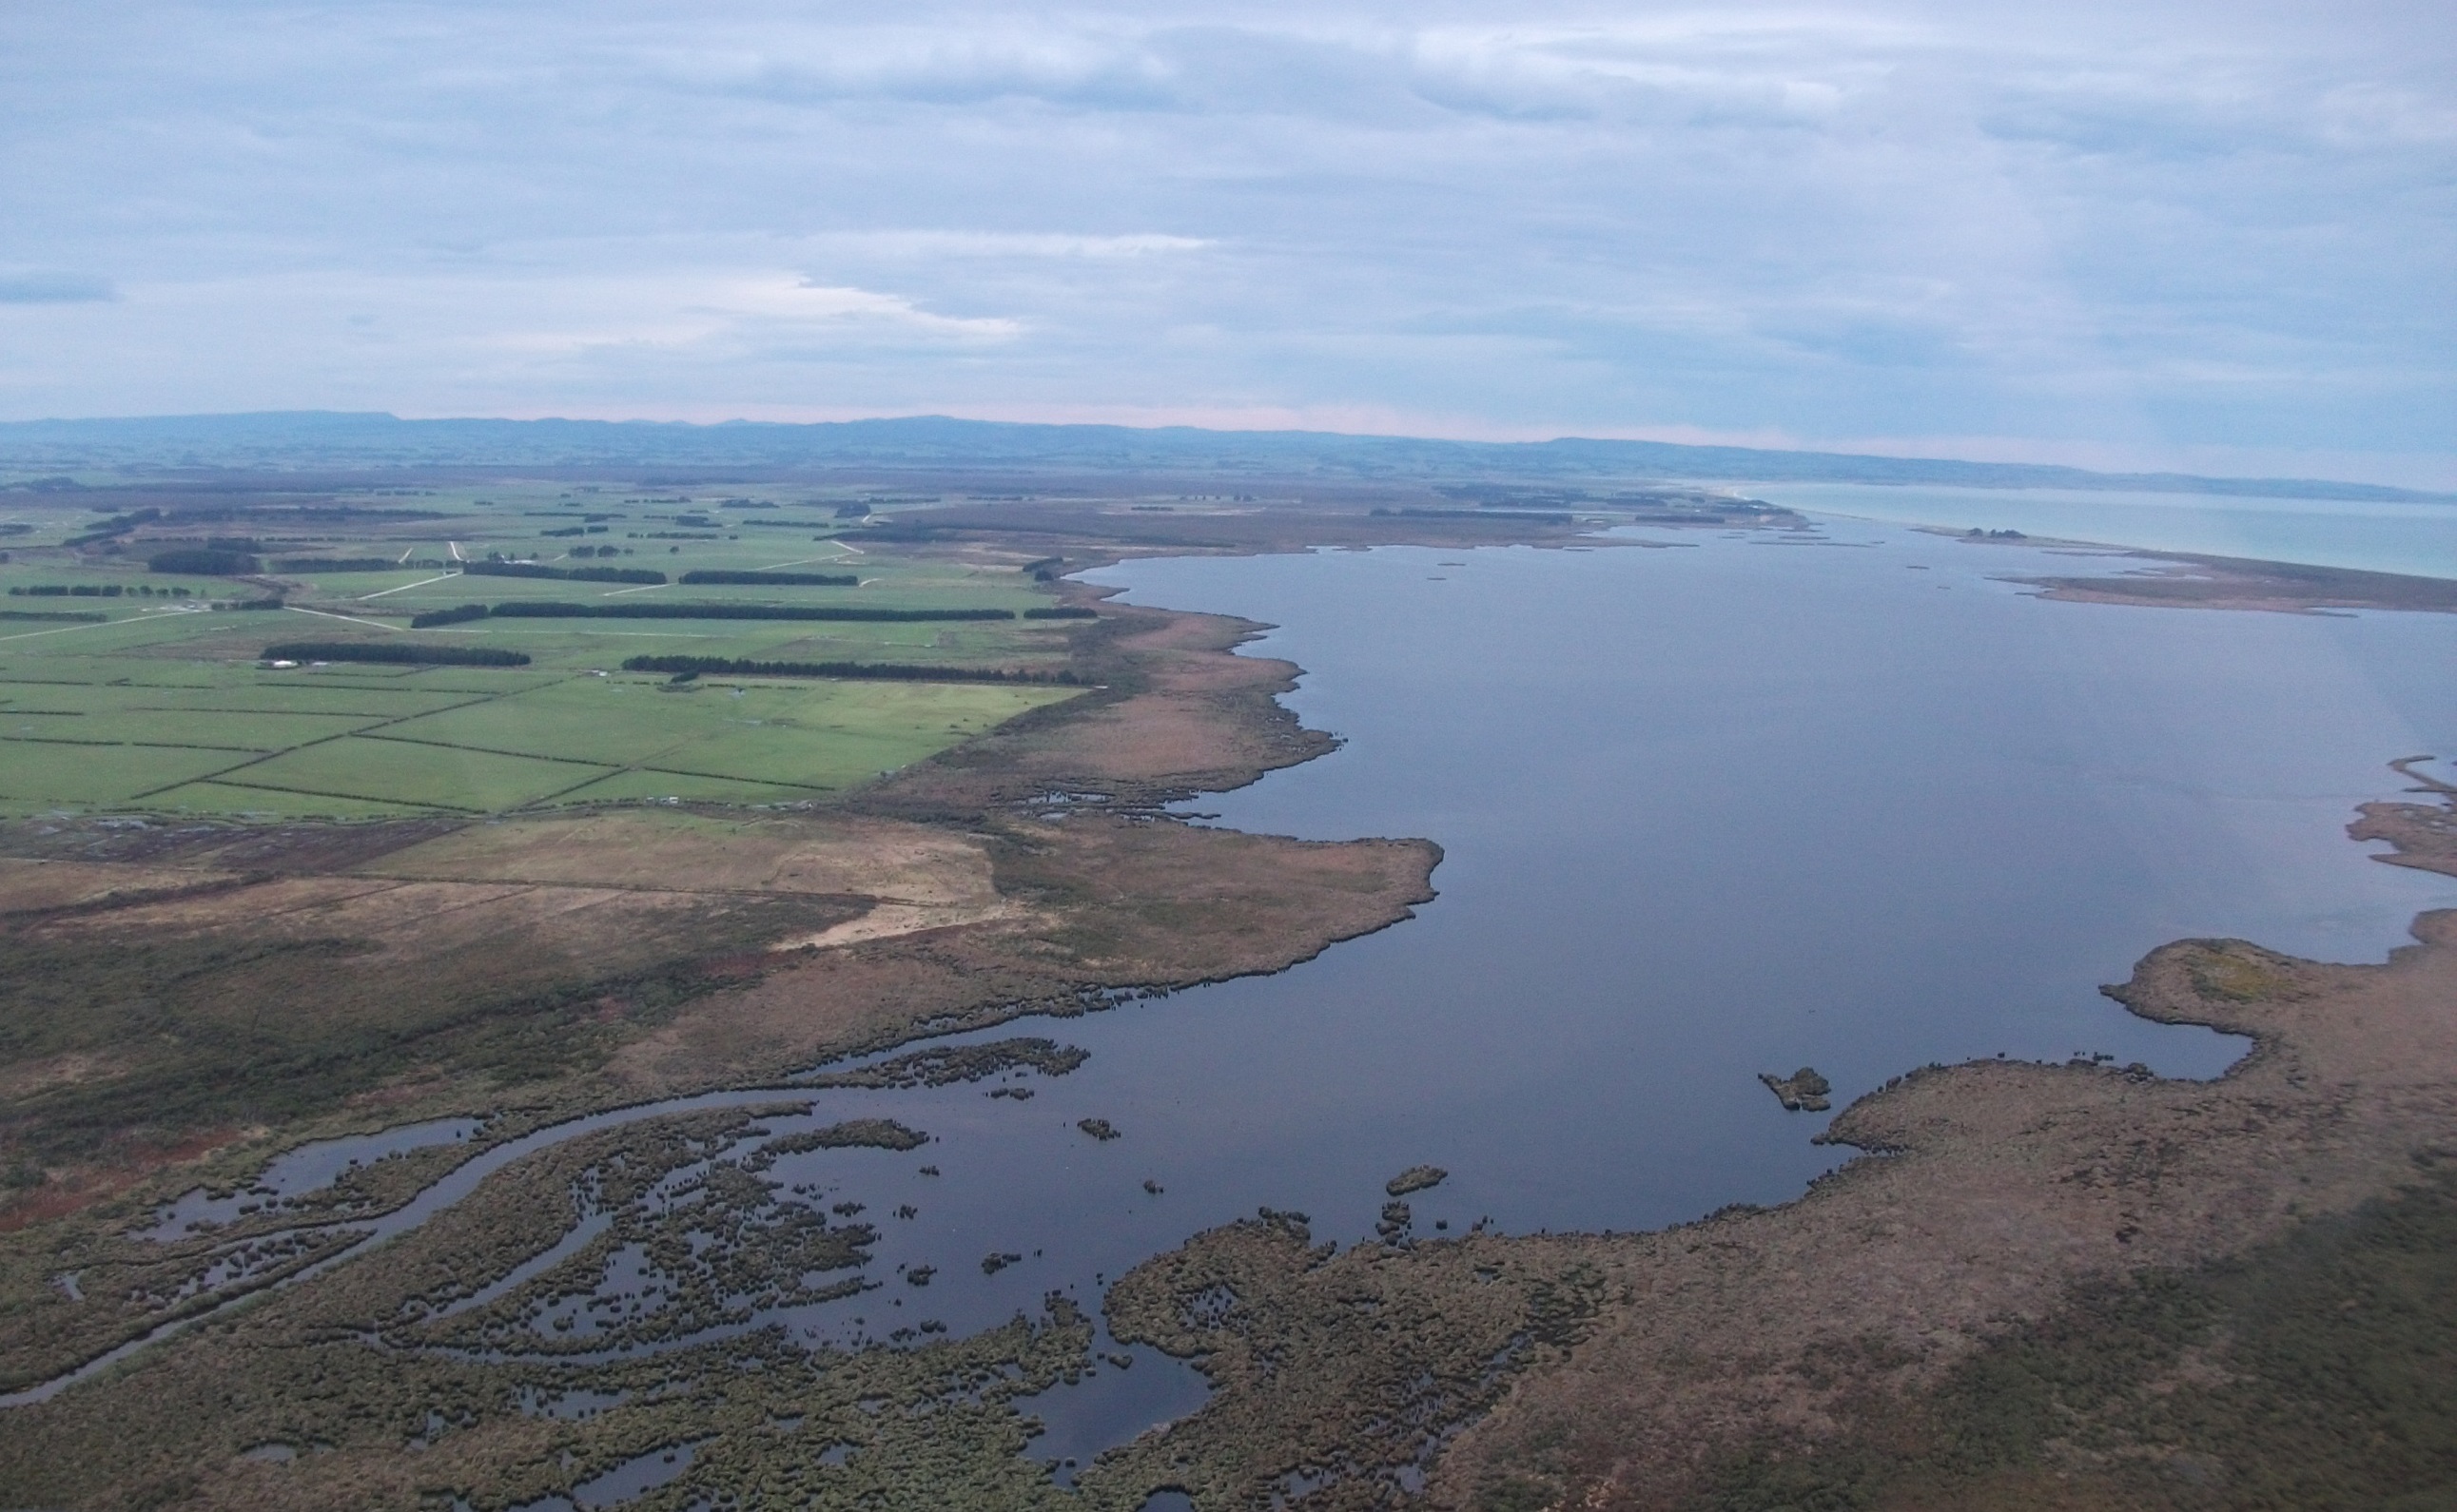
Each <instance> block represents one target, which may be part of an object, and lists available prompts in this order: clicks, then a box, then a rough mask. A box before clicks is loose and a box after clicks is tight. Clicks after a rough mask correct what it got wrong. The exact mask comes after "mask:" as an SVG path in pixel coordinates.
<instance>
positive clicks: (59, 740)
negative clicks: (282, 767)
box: [0, 735, 264, 756]
mask: <svg viewBox="0 0 2457 1512" xmlns="http://www.w3.org/2000/svg"><path fill="white" fill-rule="evenodd" d="M0 742H5V743H7V744H9V745H12V746H113V747H118V746H127V747H128V748H130V749H132V750H217V751H227V752H229V753H230V754H232V755H234V756H236V755H238V754H240V753H241V752H246V751H258V752H261V751H262V750H263V748H264V747H262V746H199V745H197V744H196V742H194V741H168V740H71V739H68V738H67V737H65V736H60V735H0Z"/></svg>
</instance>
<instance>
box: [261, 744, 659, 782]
mask: <svg viewBox="0 0 2457 1512" xmlns="http://www.w3.org/2000/svg"><path fill="white" fill-rule="evenodd" d="M359 738H360V739H361V740H380V741H382V742H383V743H384V744H385V745H387V746H432V747H433V748H435V749H437V750H465V751H470V752H472V753H474V754H476V755H480V756H510V757H514V758H516V759H518V760H521V761H525V762H554V763H557V764H558V765H561V766H597V767H602V768H603V769H604V770H605V772H606V773H607V775H609V776H611V775H612V774H614V773H615V772H618V771H621V770H623V769H624V767H623V766H622V764H621V763H619V762H593V761H590V760H588V758H587V757H585V756H540V755H538V754H536V753H535V752H533V751H525V750H505V749H504V748H503V747H502V746H467V745H464V744H462V743H461V742H459V741H450V740H421V739H419V738H418V737H417V736H415V735H361V736H360V737H359ZM292 748H293V749H296V748H297V747H295V746H294V747H292Z"/></svg>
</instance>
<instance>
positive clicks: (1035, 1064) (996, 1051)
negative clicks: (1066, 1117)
mask: <svg viewBox="0 0 2457 1512" xmlns="http://www.w3.org/2000/svg"><path fill="white" fill-rule="evenodd" d="M1091 1053H1092V1052H1090V1051H1087V1050H1084V1049H1082V1048H1080V1047H1078V1046H1074V1045H1061V1044H1059V1043H1058V1042H1057V1041H1055V1040H1049V1039H1041V1038H1038V1037H1025V1038H1019V1039H1001V1040H994V1041H992V1042H991V1043H989V1044H986V1045H948V1046H939V1047H934V1048H932V1049H929V1050H919V1051H915V1052H912V1053H911V1054H907V1055H898V1056H895V1057H893V1058H892V1059H888V1060H882V1061H878V1062H876V1063H874V1064H872V1065H868V1066H858V1067H855V1068H853V1069H851V1070H848V1071H832V1072H825V1073H820V1074H819V1075H816V1076H813V1077H811V1078H810V1079H809V1084H810V1085H811V1086H814V1087H865V1088H872V1089H876V1090H878V1091H895V1090H900V1089H903V1088H908V1087H947V1086H952V1085H954V1084H955V1083H957V1082H960V1081H983V1080H986V1079H988V1078H989V1077H992V1076H996V1075H998V1074H1000V1073H1003V1072H1010V1071H1037V1072H1039V1073H1042V1074H1043V1075H1044V1076H1063V1075H1065V1074H1066V1073H1068V1072H1070V1071H1073V1070H1074V1069H1075V1068H1076V1067H1078V1066H1081V1065H1083V1064H1084V1061H1086V1060H1088V1059H1090V1058H1091Z"/></svg>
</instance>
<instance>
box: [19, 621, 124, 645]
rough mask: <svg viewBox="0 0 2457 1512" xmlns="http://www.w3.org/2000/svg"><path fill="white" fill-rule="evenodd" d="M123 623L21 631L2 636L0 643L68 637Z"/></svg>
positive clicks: (64, 626) (60, 626) (88, 624)
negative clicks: (73, 631) (67, 635)
mask: <svg viewBox="0 0 2457 1512" xmlns="http://www.w3.org/2000/svg"><path fill="white" fill-rule="evenodd" d="M118 623H122V622H121V621H118V620H105V621H103V622H102V623H101V624H95V623H91V622H89V623H85V624H63V625H58V626H55V627H54V628H52V629H49V630H21V631H19V632H17V633H16V634H15V635H0V641H31V640H32V639H33V638H34V637H36V636H38V635H66V634H68V633H69V632H70V631H71V630H99V629H101V628H103V626H104V625H111V624H118Z"/></svg>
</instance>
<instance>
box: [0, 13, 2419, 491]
mask: <svg viewBox="0 0 2457 1512" xmlns="http://www.w3.org/2000/svg"><path fill="white" fill-rule="evenodd" d="M0 101H5V103H0V419H35V418H46V417H63V416H100V415H139V414H187V413H207V412H220V411H244V410H265V409H347V410H390V411H392V412H394V413H397V414H401V415H406V416H444V415H498V416H521V417H526V416H544V415H565V416H588V417H600V418H660V419H696V420H714V419H733V418H749V419H844V418H851V417H855V416H866V415H898V414H919V413H935V414H951V415H965V416H974V417H979V418H983V419H1032V420H1059V421H1065V420H1100V421H1107V422H1116V423H1125V424H1179V423H1184V424H1199V425H1213V426H1225V427H1235V428H1255V427H1261V428H1280V427H1304V428H1310V429H1325V430H1347V431H1367V432H1383V433H1398V434H1410V435H1426V436H1449V437H1458V438H1476V439H1537V438H1543V437H1551V436H1559V435H1580V436H1619V437H1638V438H1644V439H1663V440H1703V441H1717V442H1737V443H1740V444H1751V445H1771V446H1817V447H1833V448H1838V449H1844V450H1860V451H1878V452H1891V453H1898V454H1901V453H1909V454H1917V455H1927V456H1952V457H1969V458H1974V459H1981V460H2046V461H2063V462H2073V463H2078V464H2080V465H2085V466H2112V467H2124V468H2130V467H2181V468H2186V469H2189V470H2195V471H2203V472H2225V473H2252V474H2264V475H2281V474H2298V475H2305V476H2323V477H2334V478H2350V479H2361V480H2376V481H2384V482H2401V483H2409V484H2421V485H2425V486H2440V487H2452V486H2457V7H2452V6H2450V5H2449V4H2448V0H2401V3H2369V0H2333V3H2331V4H2327V5H2322V4H2318V3H2313V4H2301V5H2279V4H2264V3H2261V0H2249V3H2238V0H2230V3H2228V4H2223V5H2221V4H2216V3H2211V0H2199V3H2194V4H2173V3H2169V0H2133V3H2125V4H2108V3H2103V0H2073V3H2062V0H2060V3H2058V4H2054V5H2040V4H2037V3H2035V0H2025V3H2022V4H2008V3H2003V0H1960V3H1954V4H1919V3H1891V4H1869V5H1843V4H1834V3H1827V0H1812V3H1805V4H1755V3H1749V0H1739V3H1725V4H1718V5H1715V6H1712V7H1705V8H1697V7H1689V6H1675V5H1650V4H1637V3H1633V4H1621V5H1612V6H1595V5H1572V6H1556V5H1546V4H1543V3H1541V0H1534V3H1530V0H1514V3H1511V4H1507V5H1505V4H1500V3H1446V0H1419V3H1411V4H1405V5H1399V4H1387V5H1386V4H1364V3H1352V0H1311V3H1308V4H1304V5H1294V4H1287V5H1282V4H1268V3H1266V4H1221V3H1208V0H1189V3H1182V4H1171V5H1167V6H1160V5H1140V6H1125V5H1099V4H1078V3H1064V0H1060V3H1053V4H1044V5H1032V4H1029V3H1024V4H1000V5H974V4H946V3H939V0H908V3H905V4H900V5H897V6H878V5H865V6H851V5H834V4H795V5H785V4H763V3H753V0H694V3H692V4H690V5H683V4H659V5H649V4H637V3H624V0H589V3H587V4H582V3H578V0H530V3H522V0H488V3H485V4H475V3H471V4H459V3H430V4H397V3H389V0H350V3H347V4H325V5H319V4H310V3H291V4H281V5H273V4H261V3H253V0H216V3H213V4H142V3H139V4H119V3H114V0H82V3H79V4H76V5H31V4H21V5H14V6H10V7H7V8H5V13H0Z"/></svg>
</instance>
